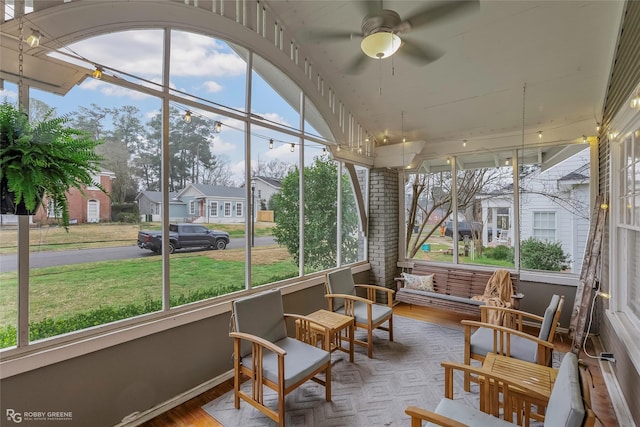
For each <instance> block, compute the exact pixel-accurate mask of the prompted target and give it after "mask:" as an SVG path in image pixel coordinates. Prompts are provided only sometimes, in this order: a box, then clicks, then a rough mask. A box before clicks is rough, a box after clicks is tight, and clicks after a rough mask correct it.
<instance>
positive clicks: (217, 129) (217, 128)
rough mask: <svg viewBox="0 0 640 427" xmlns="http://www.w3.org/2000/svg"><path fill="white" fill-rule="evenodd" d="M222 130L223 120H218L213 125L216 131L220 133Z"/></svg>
mask: <svg viewBox="0 0 640 427" xmlns="http://www.w3.org/2000/svg"><path fill="white" fill-rule="evenodd" d="M221 130H222V122H219V121H218V122H216V124H215V125H214V127H213V131H214V132H215V133H220V131H221Z"/></svg>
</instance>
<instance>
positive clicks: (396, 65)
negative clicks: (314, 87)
mask: <svg viewBox="0 0 640 427" xmlns="http://www.w3.org/2000/svg"><path fill="white" fill-rule="evenodd" d="M266 3H267V5H268V7H269V8H270V9H272V10H273V12H274V13H275V14H276V15H277V16H279V18H280V22H281V23H282V24H283V25H284V26H285V28H287V29H288V30H289V31H292V32H293V34H296V35H298V39H299V40H302V42H301V44H302V48H303V49H304V52H305V54H306V55H307V56H308V57H310V58H312V59H313V60H314V62H315V66H316V67H317V68H319V69H320V72H321V73H322V74H323V75H324V77H325V79H326V80H327V81H328V82H330V84H331V85H332V87H333V88H334V89H335V91H336V93H337V94H338V96H339V97H340V99H341V101H342V102H343V103H344V104H345V105H346V106H347V108H349V109H350V110H351V111H352V112H353V113H354V114H355V115H356V118H357V120H358V121H359V123H360V124H361V125H362V126H363V127H364V128H365V129H367V130H368V131H369V132H370V133H372V134H373V135H374V137H375V138H376V140H377V142H378V144H379V148H378V149H377V150H376V153H377V155H376V166H398V162H399V161H400V162H401V161H402V160H403V159H406V157H405V155H402V158H401V159H400V160H398V158H397V156H396V158H395V159H394V156H393V153H394V152H395V153H396V154H397V153H398V147H393V148H388V149H385V148H384V145H385V144H383V143H382V142H381V141H382V140H383V137H384V136H385V135H386V136H388V138H389V144H393V143H396V144H397V143H399V142H400V141H401V140H402V136H403V135H404V136H405V137H406V138H407V140H408V141H412V142H413V144H412V145H406V146H405V151H409V150H413V151H414V152H417V156H416V158H415V160H414V162H413V166H414V167H415V166H417V165H419V160H421V159H432V158H437V157H443V156H447V155H451V154H456V153H459V152H467V153H474V152H486V150H489V149H495V148H497V147H505V148H506V147H514V146H520V145H521V144H522V143H523V139H525V140H526V144H527V145H531V144H541V143H542V144H551V143H557V142H570V143H573V142H580V141H582V136H583V135H586V136H592V137H593V136H595V126H596V122H597V121H598V120H599V119H600V117H601V111H602V105H603V99H604V95H605V93H606V87H607V84H608V80H609V72H610V68H611V64H612V58H613V52H614V48H615V44H616V40H617V36H618V30H619V22H620V18H621V16H622V10H623V6H624V2H622V1H576V0H571V1H518V0H512V1H494V0H481V1H480V2H479V7H478V8H477V9H476V10H474V11H471V12H467V13H464V14H461V15H456V16H454V17H451V18H446V19H442V20H439V21H437V22H433V23H432V24H430V25H428V26H426V27H424V28H421V29H418V30H414V31H412V32H411V33H409V34H408V35H407V36H406V39H410V40H411V41H413V42H415V43H419V44H423V45H427V46H430V47H432V48H437V49H440V50H442V51H443V52H444V55H443V56H442V57H441V58H440V59H438V60H436V61H435V62H432V63H430V64H427V65H422V66H421V65H418V64H416V63H415V62H412V61H411V60H410V59H407V58H405V57H403V55H401V54H396V55H394V56H393V57H392V58H390V59H384V60H376V59H368V60H367V61H368V64H367V65H366V67H365V69H364V70H363V72H361V73H360V74H356V75H353V74H349V73H346V72H345V69H347V67H348V65H349V64H350V63H351V61H353V60H354V58H355V57H356V56H357V55H362V53H361V51H360V39H358V38H354V39H353V40H350V39H348V38H345V39H344V41H335V42H334V41H322V42H318V41H317V40H313V37H310V36H313V34H315V33H320V32H326V31H344V32H347V33H348V32H354V33H359V32H360V25H361V21H362V18H363V16H364V14H365V11H366V7H363V5H362V3H363V2H356V1H266ZM428 3H429V2H425V1H400V0H385V1H384V2H383V6H384V8H386V9H392V10H395V11H396V12H398V14H399V15H400V16H401V18H405V17H407V16H410V15H411V14H412V13H413V12H415V11H417V10H420V9H421V8H424V7H425V6H426V5H428ZM307 39H311V41H304V40H307ZM400 51H402V47H401V48H400ZM399 53H400V52H399ZM525 86H526V89H525ZM523 98H524V100H525V102H524V138H523ZM403 116H404V120H403ZM539 130H542V131H543V138H542V139H540V138H538V135H537V132H538V131H539ZM465 139H466V140H467V144H466V147H465V148H463V147H462V141H463V140H465ZM398 145H399V144H398ZM405 165H406V162H405Z"/></svg>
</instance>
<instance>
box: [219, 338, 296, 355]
mask: <svg viewBox="0 0 640 427" xmlns="http://www.w3.org/2000/svg"><path fill="white" fill-rule="evenodd" d="M229 336H230V337H231V338H234V339H240V340H246V341H250V342H252V343H253V344H254V345H258V346H260V347H264V348H266V349H267V350H270V351H273V352H274V353H276V354H278V355H281V356H284V355H285V354H287V352H286V351H285V350H284V349H282V348H281V347H279V346H277V345H275V344H274V343H272V342H270V341H267V340H265V339H264V338H260V337H259V336H257V335H251V334H247V333H245V332H229Z"/></svg>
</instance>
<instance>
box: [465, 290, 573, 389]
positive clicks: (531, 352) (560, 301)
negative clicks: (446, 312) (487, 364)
mask: <svg viewBox="0 0 640 427" xmlns="http://www.w3.org/2000/svg"><path fill="white" fill-rule="evenodd" d="M563 305H564V295H562V296H558V295H553V297H551V301H550V302H549V306H548V307H547V309H546V310H545V313H544V316H538V315H536V314H532V313H527V312H524V311H519V310H513V309H510V308H505V307H495V306H483V307H481V308H480V309H481V314H480V316H481V317H480V318H481V321H480V322H476V321H473V320H463V321H462V322H461V323H462V324H463V325H464V363H465V364H467V365H470V364H471V359H474V360H478V361H480V362H482V361H484V359H485V356H486V354H487V353H489V352H491V353H497V354H502V355H505V356H508V357H515V358H516V359H520V360H526V361H528V362H533V363H537V364H540V365H545V366H551V356H552V350H553V339H554V337H555V331H556V327H557V325H558V321H559V319H560V313H561V311H562V306H563ZM489 311H500V312H502V313H504V316H505V317H506V318H507V324H509V325H510V327H504V326H498V325H494V324H489V323H486V322H484V321H483V320H484V319H486V318H487V316H488V313H489ZM530 320H533V321H534V322H537V323H539V324H540V331H539V334H538V336H534V335H530V334H528V333H526V332H524V331H523V325H524V322H525V321H530ZM472 328H476V329H475V331H474V332H473V333H472V332H471V329H472ZM471 381H474V382H477V378H476V377H474V376H472V375H469V374H468V373H465V380H464V389H465V391H469V390H470V387H471Z"/></svg>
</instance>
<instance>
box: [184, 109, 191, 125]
mask: <svg viewBox="0 0 640 427" xmlns="http://www.w3.org/2000/svg"><path fill="white" fill-rule="evenodd" d="M184 122H185V123H191V111H189V110H187V111H185V113H184Z"/></svg>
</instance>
